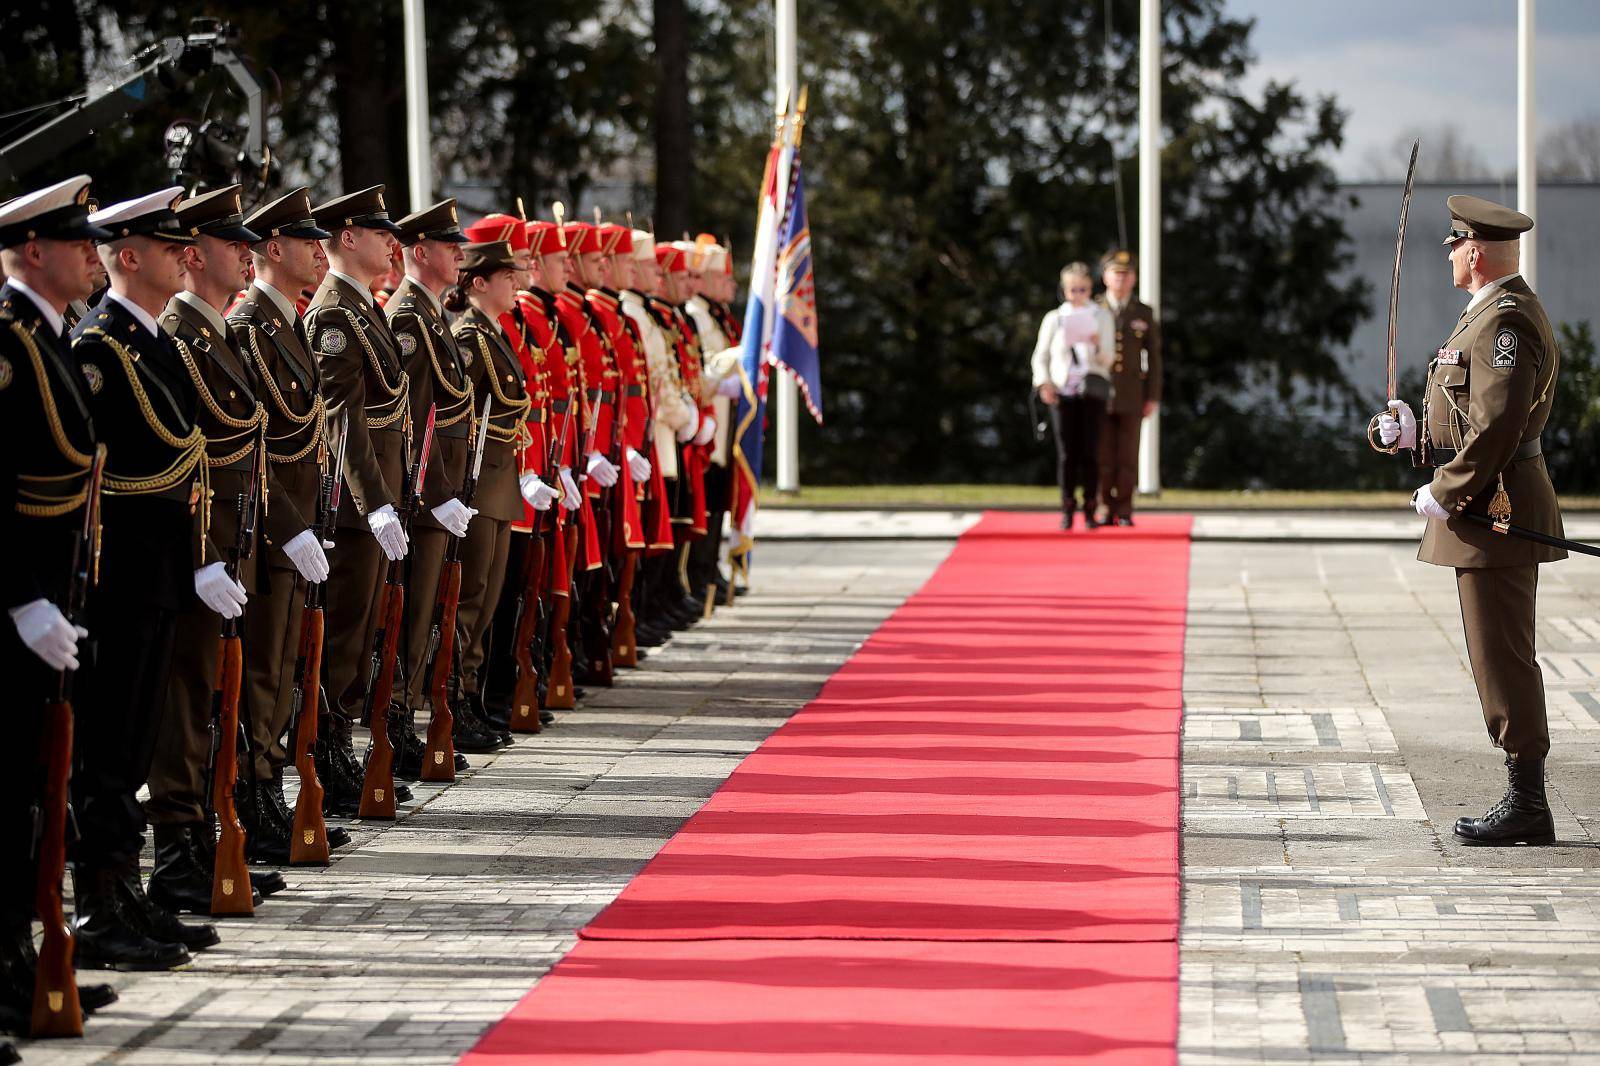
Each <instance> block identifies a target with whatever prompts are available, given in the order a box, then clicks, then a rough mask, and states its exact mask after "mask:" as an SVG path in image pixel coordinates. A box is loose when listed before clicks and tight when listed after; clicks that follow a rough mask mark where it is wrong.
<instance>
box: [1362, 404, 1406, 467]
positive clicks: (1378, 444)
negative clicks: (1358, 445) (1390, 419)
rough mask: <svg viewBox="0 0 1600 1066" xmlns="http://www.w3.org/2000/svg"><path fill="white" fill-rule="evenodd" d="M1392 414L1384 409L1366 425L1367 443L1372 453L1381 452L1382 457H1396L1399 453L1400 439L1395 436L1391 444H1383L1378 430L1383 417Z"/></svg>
mask: <svg viewBox="0 0 1600 1066" xmlns="http://www.w3.org/2000/svg"><path fill="white" fill-rule="evenodd" d="M1392 413H1393V412H1391V411H1390V410H1389V409H1388V408H1387V407H1386V408H1384V409H1383V410H1382V411H1379V412H1378V413H1377V414H1375V415H1373V416H1372V421H1370V422H1368V423H1367V443H1368V444H1370V445H1371V446H1372V450H1373V451H1375V452H1382V453H1383V454H1384V455H1397V454H1399V452H1400V437H1399V436H1398V435H1396V437H1395V438H1394V443H1393V444H1385V443H1383V435H1382V434H1381V433H1380V432H1379V429H1378V423H1379V422H1381V421H1382V420H1383V416H1384V415H1387V414H1392Z"/></svg>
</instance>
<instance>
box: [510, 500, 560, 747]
mask: <svg viewBox="0 0 1600 1066" xmlns="http://www.w3.org/2000/svg"><path fill="white" fill-rule="evenodd" d="M543 525H544V522H543V520H542V519H540V520H538V521H536V522H535V523H534V528H533V532H532V533H530V534H529V536H528V550H527V553H526V554H525V555H523V557H522V606H521V607H520V609H519V610H518V612H517V636H516V655H517V684H516V687H515V688H514V689H513V690H512V693H511V731H512V732H513V733H537V732H539V731H540V730H542V729H543V728H544V726H543V725H542V724H541V723H540V721H539V663H538V661H537V660H536V659H535V657H534V654H533V645H534V642H535V641H536V640H537V639H538V637H539V596H540V593H541V592H542V591H543V589H542V588H541V586H542V585H543V575H544V555H545V552H544V534H543V533H542V532H541V531H540V527H541V526H543ZM556 535H557V536H559V535H560V531H559V530H558V531H557V534H556Z"/></svg>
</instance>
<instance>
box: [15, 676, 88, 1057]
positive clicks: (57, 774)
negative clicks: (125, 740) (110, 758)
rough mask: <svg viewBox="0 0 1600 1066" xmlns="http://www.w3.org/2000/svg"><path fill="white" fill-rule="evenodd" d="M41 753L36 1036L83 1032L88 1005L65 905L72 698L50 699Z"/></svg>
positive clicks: (33, 1029) (35, 896) (33, 1032)
mask: <svg viewBox="0 0 1600 1066" xmlns="http://www.w3.org/2000/svg"><path fill="white" fill-rule="evenodd" d="M39 748H40V752H39V754H40V756H41V760H42V761H43V763H44V792H43V795H42V796H41V798H40V814H41V817H40V819H39V821H40V824H39V855H38V858H39V864H38V868H37V869H36V871H35V875H36V877H35V881H34V892H33V905H34V908H35V909H36V910H37V911H38V913H39V920H40V921H42V922H43V923H44V941H43V943H41V944H40V945H39V965H38V969H37V970H35V971H34V978H33V1017H32V1019H31V1020H30V1022H29V1025H28V1034H29V1035H30V1036H34V1037H45V1036H82V1035H83V1011H82V1010H81V1009H80V1008H79V1006H78V982H77V980H76V978H74V976H73V973H72V953H73V947H74V939H75V938H74V937H73V935H72V927H71V926H70V925H68V924H67V917H66V914H65V913H64V912H63V911H62V908H61V878H62V876H63V875H64V874H65V873H66V868H67V803H68V795H67V784H68V781H69V779H70V777H71V774H72V704H70V703H68V702H67V701H66V700H64V699H60V700H54V701H52V702H50V703H47V704H45V705H44V722H43V736H42V737H41V739H40V745H39Z"/></svg>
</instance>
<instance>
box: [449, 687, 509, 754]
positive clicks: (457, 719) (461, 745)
mask: <svg viewBox="0 0 1600 1066" xmlns="http://www.w3.org/2000/svg"><path fill="white" fill-rule="evenodd" d="M465 705H466V701H465V700H458V701H457V702H456V706H455V707H453V708H452V709H451V711H450V728H451V734H452V736H453V738H454V739H453V741H452V742H453V743H454V744H455V747H456V750H457V751H465V752H470V753H471V754H474V755H487V754H489V753H490V752H494V751H499V750H500V748H501V747H502V745H501V743H500V737H499V736H498V735H496V734H493V733H490V732H489V731H488V730H486V729H485V728H483V727H482V726H481V725H479V724H478V723H477V722H475V721H474V720H473V718H472V716H471V715H470V714H462V713H460V712H461V709H462V708H463V707H464V706H465Z"/></svg>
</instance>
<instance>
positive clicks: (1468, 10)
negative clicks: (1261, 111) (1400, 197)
mask: <svg viewBox="0 0 1600 1066" xmlns="http://www.w3.org/2000/svg"><path fill="white" fill-rule="evenodd" d="M1226 4H1227V8H1228V10H1229V12H1230V13H1232V14H1235V15H1239V16H1249V17H1253V18H1254V19H1255V20H1256V28H1255V32H1254V33H1252V34H1251V43H1252V45H1253V46H1254V49H1255V52H1256V56H1257V63H1256V65H1255V66H1254V67H1253V68H1252V70H1251V74H1250V78H1249V82H1248V84H1249V85H1250V86H1251V87H1252V88H1253V87H1256V86H1259V85H1260V84H1261V83H1263V82H1265V81H1267V80H1268V79H1271V80H1275V81H1293V82H1295V83H1297V84H1299V85H1300V86H1301V88H1302V89H1304V90H1306V91H1307V92H1308V93H1319V94H1322V93H1331V94H1332V95H1333V96H1334V97H1336V98H1337V99H1338V101H1339V104H1340V106H1341V107H1343V108H1344V109H1345V111H1346V112H1348V113H1349V120H1348V122H1347V123H1346V125H1345V147H1344V150H1343V151H1342V152H1341V153H1340V154H1339V156H1338V159H1337V161H1336V166H1337V168H1338V170H1339V173H1340V175H1341V176H1342V177H1345V178H1349V179H1361V178H1366V177H1369V176H1370V175H1369V174H1368V173H1367V169H1368V166H1367V163H1368V158H1369V156H1370V154H1371V153H1372V152H1373V151H1374V150H1375V149H1377V150H1382V149H1386V148H1387V147H1388V146H1389V145H1390V144H1391V143H1392V142H1393V141H1394V139H1395V138H1396V136H1398V135H1399V134H1400V133H1402V132H1403V131H1405V130H1406V129H1407V128H1408V127H1417V126H1420V127H1424V128H1426V127H1432V126H1436V125H1437V124H1439V123H1440V122H1442V121H1444V122H1453V123H1455V124H1457V125H1459V126H1460V127H1461V128H1462V129H1463V130H1464V131H1466V132H1468V133H1469V135H1470V136H1471V138H1472V140H1473V143H1474V146H1475V147H1476V148H1477V149H1478V150H1479V152H1480V153H1481V154H1482V156H1483V158H1484V159H1485V160H1486V161H1487V162H1488V163H1489V165H1490V166H1491V167H1492V168H1494V169H1495V170H1496V171H1498V172H1506V171H1510V170H1512V169H1514V168H1515V165H1516V147H1517V114H1516V102H1517V4H1516V0H1226ZM1537 12H1538V14H1537V23H1538V27H1537V28H1538V44H1537V49H1538V82H1537V87H1536V95H1535V101H1536V107H1537V111H1538V122H1539V125H1540V128H1541V130H1546V129H1549V128H1550V127H1552V126H1554V125H1557V124H1559V123H1562V122H1567V121H1571V120H1573V119H1577V118H1584V117H1590V118H1595V117H1600V0H1538V7H1537ZM1424 148H1426V146H1424Z"/></svg>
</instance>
